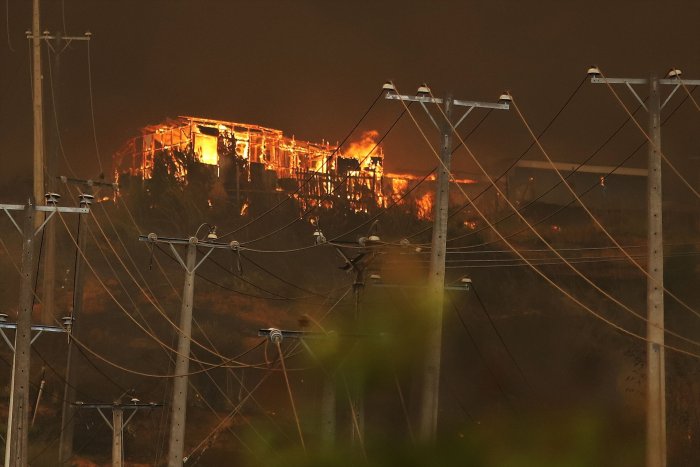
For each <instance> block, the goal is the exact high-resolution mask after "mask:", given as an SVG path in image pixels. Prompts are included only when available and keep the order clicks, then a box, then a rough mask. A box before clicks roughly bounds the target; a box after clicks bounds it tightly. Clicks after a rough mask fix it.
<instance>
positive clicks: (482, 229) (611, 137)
mask: <svg viewBox="0 0 700 467" xmlns="http://www.w3.org/2000/svg"><path fill="white" fill-rule="evenodd" d="M641 107H642V106H641V105H639V106H638V107H637V108H636V109H635V110H634V113H637V111H638V110H639V109H640V108H641ZM629 121H630V119H629V117H628V118H627V119H625V121H624V122H622V123H621V124H620V125H619V126H618V127H617V128H616V129H615V130H614V131H613V132H612V133H611V134H610V136H608V137H607V138H606V139H605V141H603V142H602V143H601V144H600V145H599V146H598V147H597V148H596V149H595V151H593V152H592V153H591V154H590V155H589V156H588V157H586V158H585V159H584V160H583V161H582V162H581V163H579V164H578V165H577V166H576V167H574V169H573V170H572V171H571V172H569V173H568V174H567V175H566V178H567V179H568V178H569V177H571V176H573V175H574V174H575V173H578V171H579V170H580V169H581V168H582V167H583V166H584V165H586V164H587V163H588V162H590V161H591V160H592V159H593V158H594V157H595V156H596V155H598V154H599V153H600V151H602V150H603V148H605V146H607V145H608V144H609V143H610V142H611V141H612V140H613V139H614V138H615V137H616V136H617V135H618V134H619V133H620V132H621V131H622V129H623V128H624V127H625V126H626V125H627V123H628V122H629ZM531 144H532V145H534V144H535V143H534V142H532V143H531ZM637 151H638V149H637V150H635V151H634V152H633V153H632V154H630V156H629V157H627V158H626V159H624V160H623V162H622V164H624V163H625V162H626V161H627V160H629V159H630V158H631V157H632V156H633V155H634V154H636V152H637ZM622 164H620V165H618V166H617V167H615V170H617V169H618V168H620V167H621V165H622ZM509 170H510V169H509ZM613 172H614V171H611V172H609V173H608V174H607V175H605V177H608V176H610V175H611V174H612V173H613ZM496 181H498V179H496ZM562 183H563V182H562V181H561V180H559V181H558V182H556V183H555V184H554V185H552V186H551V187H550V188H548V189H547V190H546V191H544V192H543V193H541V194H539V195H538V196H536V197H535V198H534V199H532V200H530V201H528V202H527V203H526V204H525V205H524V206H521V207H519V208H518V209H519V211H520V212H524V211H525V210H526V209H527V208H528V207H530V206H532V205H533V204H535V203H536V202H538V201H539V200H541V199H542V198H544V197H545V196H547V195H548V194H549V193H551V192H552V191H554V190H555V189H556V188H557V187H559V186H560V185H561V184H562ZM489 186H490V185H489ZM597 186H599V184H598V183H595V184H593V185H592V186H591V188H590V190H593V189H594V188H595V187H597ZM590 190H588V191H590ZM588 191H586V192H588ZM513 216H515V213H514V212H511V213H509V214H507V215H505V216H503V217H502V218H500V219H498V220H496V221H495V222H494V225H498V224H500V223H501V222H503V221H506V220H508V219H510V218H512V217H513ZM535 225H536V224H535ZM486 229H488V227H482V228H480V229H477V230H475V231H473V232H468V233H466V234H463V235H458V236H456V237H452V238H448V239H447V241H448V242H453V241H456V240H460V239H462V238H466V237H469V236H472V235H476V234H478V233H480V232H483V231H484V230H486ZM526 230H527V229H526ZM449 249H450V248H449V247H448V250H449Z"/></svg>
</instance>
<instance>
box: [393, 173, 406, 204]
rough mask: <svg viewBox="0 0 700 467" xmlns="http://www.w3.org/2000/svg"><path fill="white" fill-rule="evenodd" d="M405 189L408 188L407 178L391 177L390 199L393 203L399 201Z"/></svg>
mask: <svg viewBox="0 0 700 467" xmlns="http://www.w3.org/2000/svg"><path fill="white" fill-rule="evenodd" d="M406 190H408V180H405V179H403V178H392V179H391V199H392V200H393V201H394V202H395V203H398V202H399V200H400V199H401V196H403V194H404V193H406Z"/></svg>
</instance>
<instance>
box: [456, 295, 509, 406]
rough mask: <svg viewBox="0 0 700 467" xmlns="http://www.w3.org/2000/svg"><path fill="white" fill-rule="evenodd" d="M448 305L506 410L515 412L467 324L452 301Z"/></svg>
mask: <svg viewBox="0 0 700 467" xmlns="http://www.w3.org/2000/svg"><path fill="white" fill-rule="evenodd" d="M450 305H452V311H453V312H454V314H455V316H457V319H458V321H459V323H460V324H461V325H462V329H463V330H464V333H465V334H466V335H467V337H468V338H469V341H470V342H471V343H472V345H473V346H474V350H476V354H477V356H478V357H479V360H481V363H483V365H484V368H486V372H487V373H488V374H489V376H491V379H492V380H493V382H494V384H495V385H496V388H497V389H498V392H499V393H500V394H501V397H502V398H503V400H504V401H505V403H506V406H508V408H509V409H510V410H512V411H513V412H517V410H516V409H515V406H514V405H513V403H512V402H511V400H510V398H509V397H508V395H507V394H506V391H505V389H504V388H503V386H502V385H501V383H500V381H499V378H497V377H496V373H495V372H494V371H493V370H492V369H491V366H490V365H489V364H488V362H487V361H486V357H485V356H484V354H483V353H482V352H481V349H480V348H479V344H477V342H476V339H475V338H474V335H473V334H472V332H471V331H470V330H469V326H468V325H467V322H466V321H465V320H464V318H463V317H462V314H461V313H460V312H459V309H458V308H457V306H456V305H455V304H454V303H453V302H452V300H450Z"/></svg>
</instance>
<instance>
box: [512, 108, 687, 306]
mask: <svg viewBox="0 0 700 467" xmlns="http://www.w3.org/2000/svg"><path fill="white" fill-rule="evenodd" d="M512 103H513V107H514V108H515V111H516V113H517V114H518V116H519V117H520V119H521V120H522V122H523V125H524V126H525V128H527V131H528V133H530V136H532V138H533V139H534V140H535V143H536V144H537V146H538V147H539V149H540V151H541V152H542V155H543V156H544V157H545V159H547V161H548V162H549V164H550V165H551V166H552V169H553V170H554V172H555V173H556V174H557V176H558V177H559V178H560V179H561V180H562V181H563V182H564V186H565V187H566V189H567V190H568V191H569V192H570V193H571V194H572V195H573V196H574V198H576V201H577V202H578V204H579V205H580V206H581V208H582V209H583V210H584V211H585V212H586V214H587V215H588V217H590V219H591V220H592V221H593V223H594V224H595V226H596V227H598V229H600V231H601V233H603V234H604V235H605V236H606V237H607V238H608V240H610V241H611V242H612V243H613V244H614V245H615V246H616V247H617V248H618V249H619V250H620V251H621V252H622V254H623V255H624V256H625V257H626V258H627V259H628V260H629V261H630V263H631V264H632V265H634V266H635V267H636V268H637V269H638V270H639V271H640V272H641V273H642V274H644V275H645V276H646V277H647V279H649V280H651V281H652V282H653V283H654V284H656V285H657V286H659V287H660V288H662V289H663V291H664V292H665V293H666V294H667V295H668V296H669V297H671V298H673V299H674V300H675V301H676V303H678V304H679V305H681V306H682V307H683V308H685V309H686V310H688V311H690V312H691V313H693V314H694V315H695V316H697V317H698V318H700V312H698V311H696V310H695V309H693V308H692V307H691V306H690V305H688V304H687V303H685V302H684V301H683V300H682V299H681V298H679V297H678V296H677V295H675V294H674V293H673V292H671V291H669V290H668V289H667V288H666V287H665V286H664V284H663V279H662V280H661V281H659V280H658V279H657V278H656V277H654V276H652V275H651V274H649V272H647V270H646V269H644V268H643V267H642V266H641V265H640V264H639V263H638V262H637V261H636V260H635V259H634V258H632V256H631V255H630V254H629V253H628V252H627V251H626V250H625V249H624V248H622V245H620V243H619V242H618V241H617V239H616V238H615V237H613V236H612V234H611V233H610V232H609V231H608V230H607V229H606V228H605V226H604V225H603V224H602V223H601V222H600V221H599V220H598V218H597V217H596V216H595V215H594V214H593V212H591V210H590V209H589V208H588V206H587V205H586V204H585V203H584V202H583V200H582V199H581V198H580V197H579V196H578V195H577V194H576V191H575V190H574V189H573V188H572V187H571V184H570V183H569V182H567V181H566V179H565V178H564V177H563V176H562V174H561V172H560V171H559V169H557V167H556V165H555V164H554V161H553V160H552V159H551V158H550V156H549V154H548V153H547V151H546V150H545V148H544V146H542V143H541V142H540V141H539V139H538V138H537V136H535V134H534V133H533V132H532V128H531V127H530V125H529V124H528V122H527V120H526V119H525V116H524V115H523V113H522V112H521V110H520V108H519V107H518V104H517V102H516V101H515V99H513V100H512ZM630 116H631V117H632V118H634V117H633V116H632V115H631V114H630ZM635 122H636V120H635Z"/></svg>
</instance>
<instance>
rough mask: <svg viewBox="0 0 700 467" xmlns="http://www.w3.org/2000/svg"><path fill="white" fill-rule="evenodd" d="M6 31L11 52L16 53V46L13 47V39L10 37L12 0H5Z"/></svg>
mask: <svg viewBox="0 0 700 467" xmlns="http://www.w3.org/2000/svg"><path fill="white" fill-rule="evenodd" d="M5 31H6V32H7V47H8V48H9V49H10V52H12V53H15V48H14V47H12V40H11V39H10V0H5Z"/></svg>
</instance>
